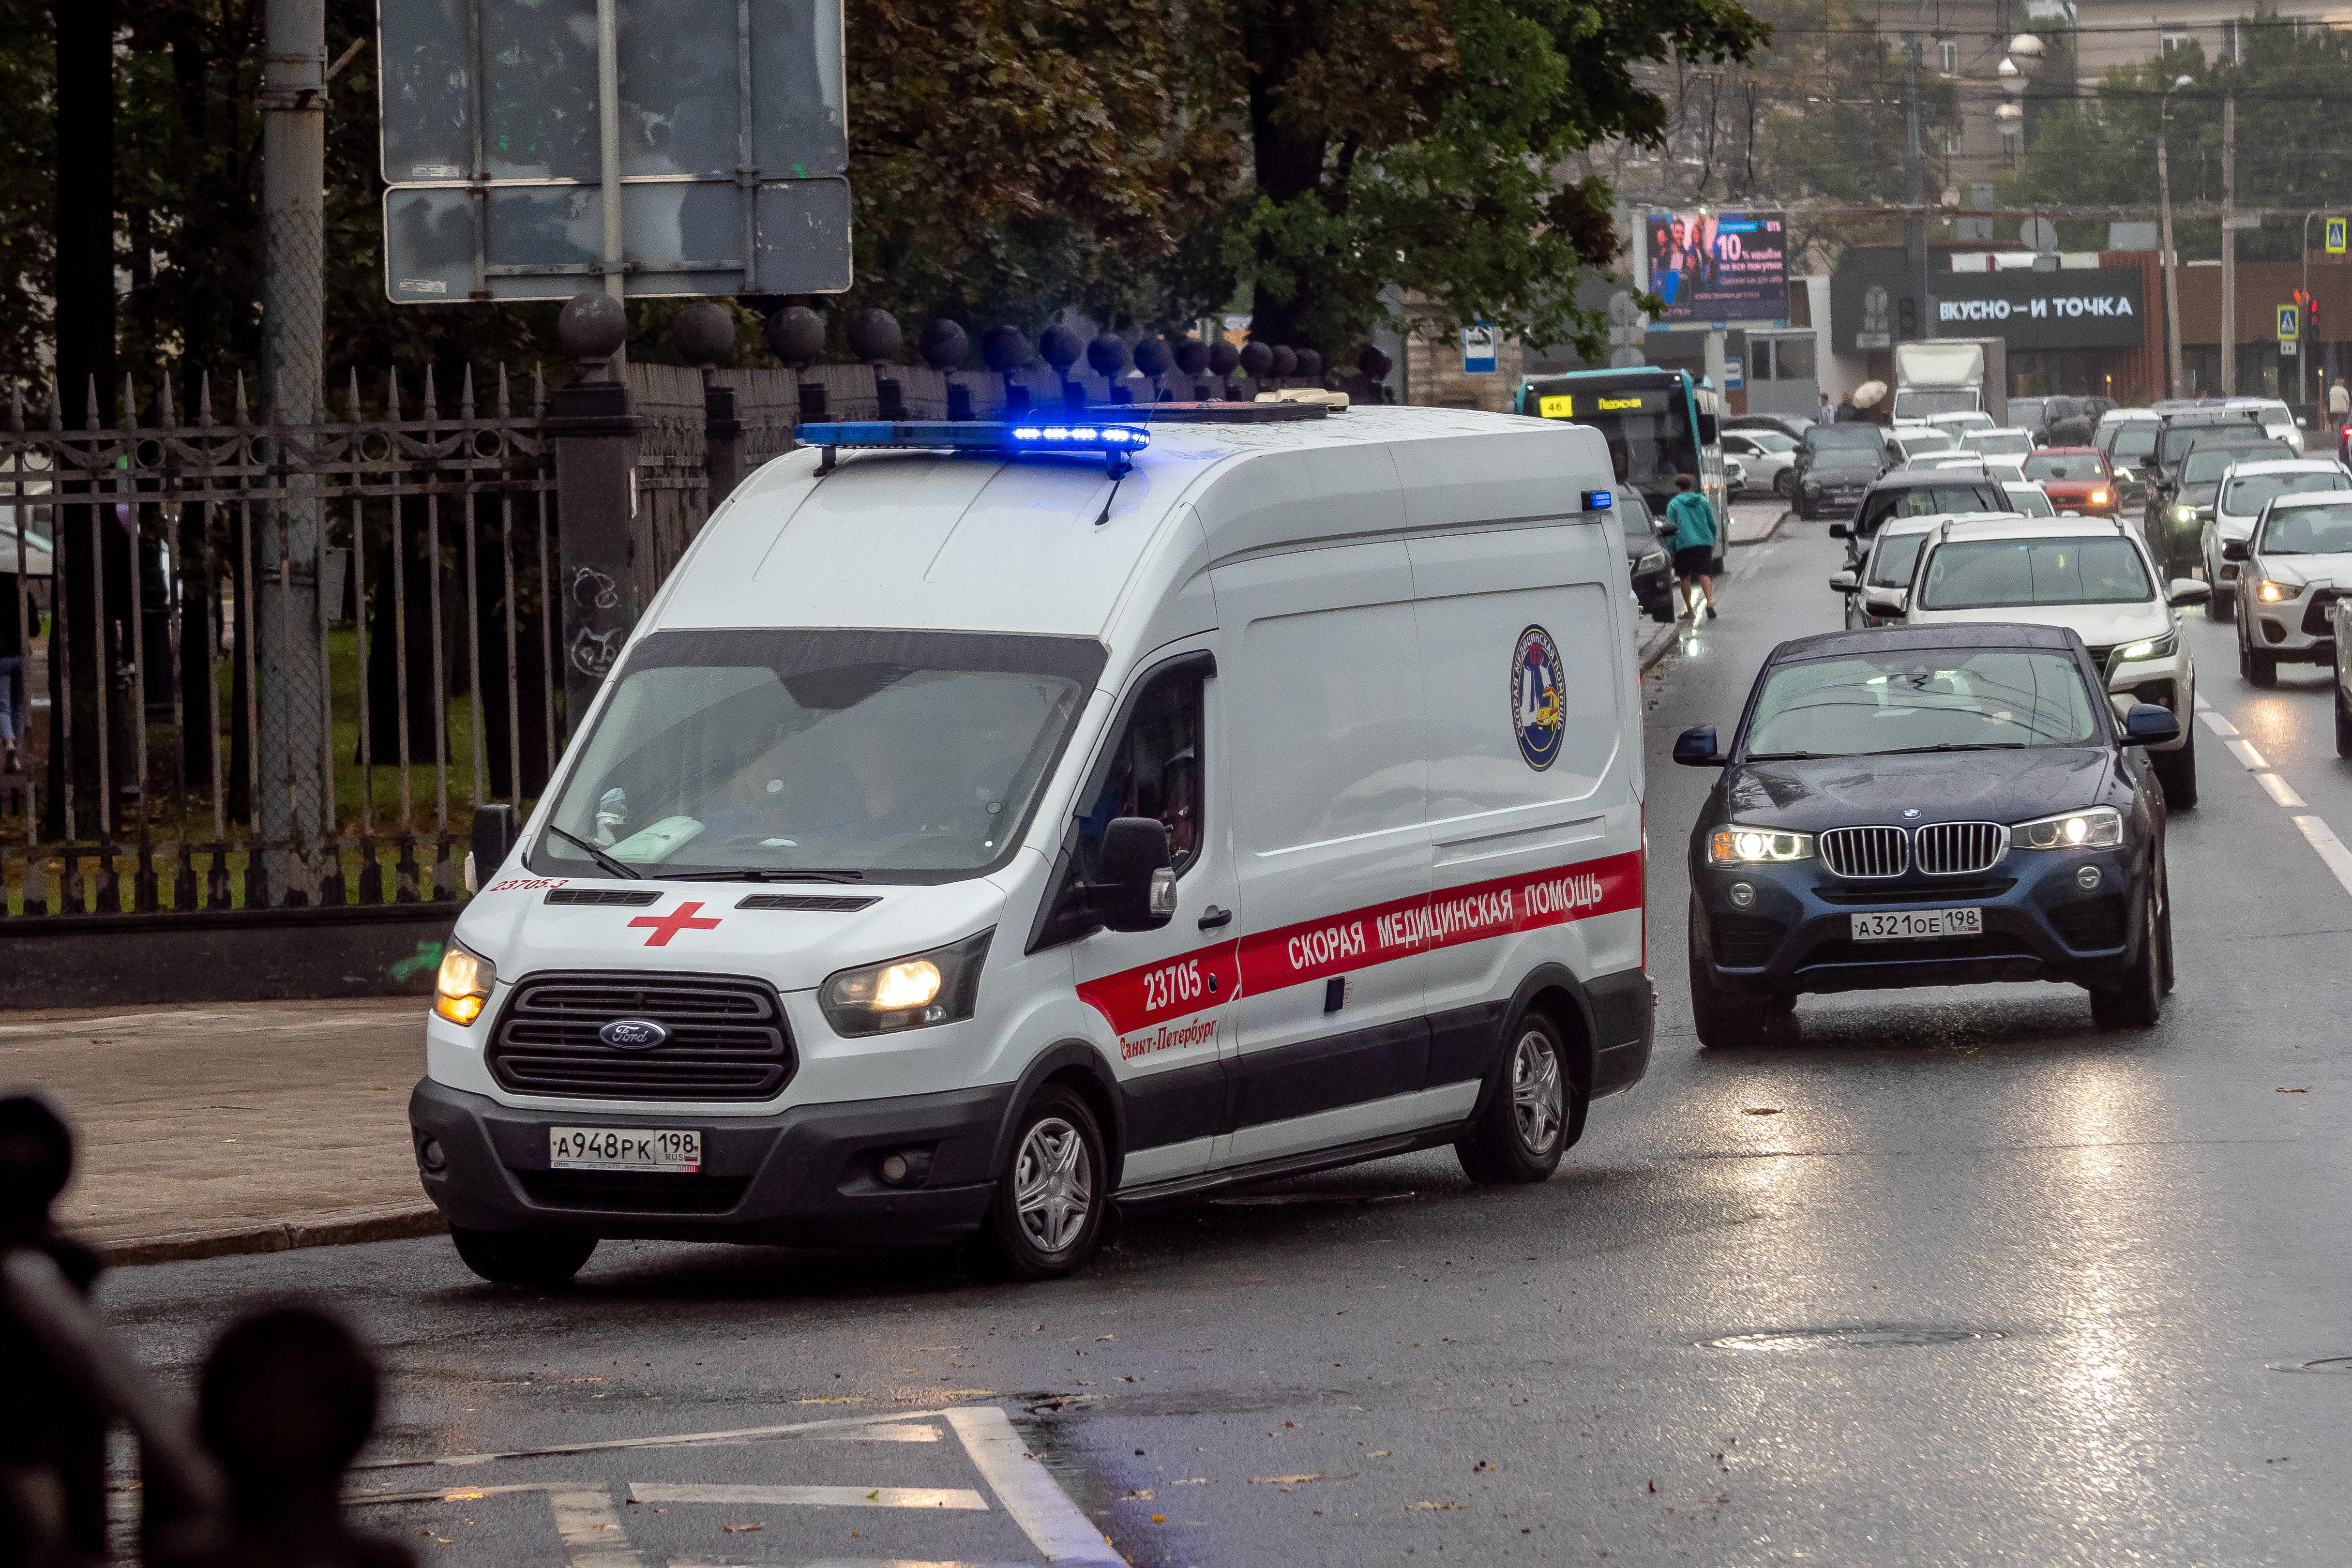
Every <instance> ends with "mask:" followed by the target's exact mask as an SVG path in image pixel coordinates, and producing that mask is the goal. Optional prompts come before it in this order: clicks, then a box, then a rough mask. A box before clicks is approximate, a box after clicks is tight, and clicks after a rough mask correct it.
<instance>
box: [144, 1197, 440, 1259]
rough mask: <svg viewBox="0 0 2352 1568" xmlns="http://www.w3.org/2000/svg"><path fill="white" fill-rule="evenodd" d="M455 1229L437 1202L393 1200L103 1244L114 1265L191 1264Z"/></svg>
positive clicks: (343, 1245)
mask: <svg viewBox="0 0 2352 1568" xmlns="http://www.w3.org/2000/svg"><path fill="white" fill-rule="evenodd" d="M448 1228H449V1222H448V1221H446V1220H445V1219H443V1218H442V1217H441V1211H440V1210H439V1209H437V1208H436V1207H434V1206H433V1205H431V1204H390V1205H384V1206H383V1207H381V1208H372V1209H345V1210H341V1211H339V1212H336V1213H331V1214H325V1215H318V1216H316V1217H314V1218H310V1219H289V1220H271V1221H268V1222H267V1223H265V1224H260V1225H240V1226H218V1227H216V1228H214V1229H209V1230H178V1231H166V1232H164V1233H163V1234H161V1235H158V1236H138V1237H129V1238H127V1239H125V1240H122V1241H109V1242H100V1244H99V1250H100V1252H101V1253H103V1254H105V1256H106V1261H107V1263H108V1265H109V1266H110V1267H111V1268H136V1267H138V1266H140V1265H142V1264H147V1263H185V1262H190V1261H193V1260H194V1259H196V1258H233V1257H237V1256H239V1255H242V1254H246V1253H254V1252H291V1251H293V1250H294V1249H295V1248H296V1247H351V1246H354V1245H356V1244H358V1243H360V1242H364V1241H404V1240H406V1239H408V1238H409V1237H418V1236H439V1235H441V1234H443V1233H444V1232H446V1230H447V1229H448Z"/></svg>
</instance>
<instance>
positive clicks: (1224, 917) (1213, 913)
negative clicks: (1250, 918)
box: [1201, 904, 1234, 931]
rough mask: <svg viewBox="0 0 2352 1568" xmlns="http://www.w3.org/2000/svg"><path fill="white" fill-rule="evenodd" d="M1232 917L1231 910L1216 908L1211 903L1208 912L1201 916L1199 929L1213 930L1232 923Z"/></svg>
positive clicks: (1232, 912)
mask: <svg viewBox="0 0 2352 1568" xmlns="http://www.w3.org/2000/svg"><path fill="white" fill-rule="evenodd" d="M1233 919H1234V911H1233V910H1221V909H1219V908H1217V906H1216V905H1214V904H1211V905H1210V906H1209V912H1208V913H1206V914H1204V915H1202V917H1201V929H1202V931H1214V930H1216V929H1217V928H1218V927H1219V926H1222V925H1230V924H1232V923H1233Z"/></svg>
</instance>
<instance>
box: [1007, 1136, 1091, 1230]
mask: <svg viewBox="0 0 2352 1568" xmlns="http://www.w3.org/2000/svg"><path fill="white" fill-rule="evenodd" d="M1094 1187H1095V1183H1094V1163H1093V1161H1092V1160H1091V1159H1090V1158H1089V1157H1088V1155H1087V1141H1086V1139H1085V1137H1084V1136H1082V1135H1081V1134H1080V1133H1079V1131H1078V1130H1077V1129H1076V1127H1073V1126H1072V1125H1070V1123H1068V1122H1067V1121H1063V1120H1062V1119H1061V1118H1060V1117H1058V1116H1048V1117H1045V1118H1044V1119H1043V1120H1041V1121H1038V1123H1037V1124H1036V1125H1035V1126H1034V1127H1032V1128H1030V1129H1029V1135H1028V1136H1027V1137H1026V1138H1024V1139H1023V1140H1022V1141H1021V1156H1020V1158H1019V1159H1018V1160H1016V1161H1015V1162H1013V1205H1014V1207H1015V1208H1016V1209H1017V1210H1018V1211H1019V1213H1020V1216H1021V1229H1022V1231H1023V1233H1024V1234H1025V1235H1026V1236H1027V1237H1029V1240H1030V1242H1031V1244H1032V1245H1034V1247H1037V1249H1038V1250H1039V1251H1041V1252H1046V1253H1055V1252H1064V1251H1067V1250H1068V1249H1069V1248H1070V1247H1074V1246H1076V1244H1077V1240H1078V1237H1079V1235H1080V1234H1081V1233H1082V1232H1083V1231H1084V1230H1085V1229H1086V1226H1087V1214H1088V1212H1089V1211H1090V1210H1091V1209H1092V1208H1093V1206H1094Z"/></svg>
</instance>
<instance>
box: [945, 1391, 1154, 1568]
mask: <svg viewBox="0 0 2352 1568" xmlns="http://www.w3.org/2000/svg"><path fill="white" fill-rule="evenodd" d="M947 1418H948V1425H949V1426H952V1427H954V1428H955V1433H956V1436H959V1437H961V1438H962V1439H963V1446H964V1449H965V1451H966V1452H967V1453H969V1454H971V1462H972V1463H973V1464H974V1465H977V1466H978V1467H980V1474H981V1478H982V1479H983V1480H985V1481H987V1482H988V1484H989V1486H990V1487H991V1488H992V1489H994V1490H995V1492H996V1496H997V1499H998V1500H999V1501H1001V1502H1003V1504H1004V1511H1005V1512H1007V1513H1009V1514H1011V1515H1012V1516H1013V1522H1014V1523H1016V1524H1018V1525H1020V1527H1021V1528H1022V1530H1023V1531H1024V1532H1025V1533H1026V1534H1027V1535H1028V1537H1029V1539H1030V1540H1031V1541H1033V1542H1036V1545H1037V1550H1038V1551H1040V1552H1044V1553H1045V1561H1046V1562H1047V1563H1049V1564H1052V1565H1053V1568H1062V1565H1063V1564H1065V1563H1068V1564H1072V1565H1077V1564H1085V1565H1087V1568H1097V1565H1099V1568H1126V1564H1127V1559H1126V1558H1124V1557H1121V1556H1120V1555H1119V1554H1118V1552H1115V1551H1113V1550H1112V1549H1111V1544H1110V1542H1108V1541H1106V1540H1104V1539H1103V1533H1102V1531H1099V1530H1097V1529H1096V1528H1095V1526H1094V1522H1093V1521H1091V1520H1089V1519H1087V1516H1086V1515H1085V1514H1082V1513H1080V1512H1079V1511H1078V1508H1077V1504H1076V1503H1074V1502H1072V1501H1071V1500H1069V1499H1068V1498H1066V1497H1065V1496H1064V1495H1063V1494H1062V1489H1061V1488H1060V1487H1058V1486H1056V1485H1055V1484H1054V1478H1053V1477H1052V1476H1051V1475H1049V1474H1048V1473H1046V1469H1045V1466H1043V1465H1041V1464H1039V1463H1038V1462H1037V1460H1036V1458H1035V1457H1034V1456H1033V1455H1032V1454H1031V1453H1030V1452H1029V1450H1028V1448H1027V1447H1025V1446H1024V1444H1023V1443H1022V1441H1021V1437H1020V1435H1019V1434H1017V1433H1016V1432H1014V1431H1013V1423H1012V1421H1011V1420H1010V1419H1008V1418H1007V1417H1006V1415H1005V1414H1004V1412H1003V1411H1002V1410H1000V1409H998V1408H996V1407H995V1406H994V1405H982V1406H980V1407H978V1408H976V1409H971V1408H968V1409H961V1410H950V1411H949V1412H947Z"/></svg>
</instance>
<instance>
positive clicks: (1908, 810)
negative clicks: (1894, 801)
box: [1903, 805, 1919, 816]
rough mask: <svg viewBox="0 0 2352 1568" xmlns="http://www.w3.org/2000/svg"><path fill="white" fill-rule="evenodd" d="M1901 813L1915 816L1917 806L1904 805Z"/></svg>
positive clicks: (1916, 814)
mask: <svg viewBox="0 0 2352 1568" xmlns="http://www.w3.org/2000/svg"><path fill="white" fill-rule="evenodd" d="M1903 815H1904V816H1918V815H1919V808H1918V807H1917V806H1916V805H1906V806H1905V807H1904V808H1903Z"/></svg>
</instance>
